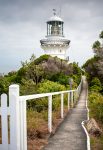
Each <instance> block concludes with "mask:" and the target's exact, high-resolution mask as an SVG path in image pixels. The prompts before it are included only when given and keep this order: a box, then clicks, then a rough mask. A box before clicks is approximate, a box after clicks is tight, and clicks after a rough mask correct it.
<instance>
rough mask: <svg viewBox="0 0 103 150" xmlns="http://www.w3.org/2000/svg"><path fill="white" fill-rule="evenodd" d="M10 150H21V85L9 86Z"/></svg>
mask: <svg viewBox="0 0 103 150" xmlns="http://www.w3.org/2000/svg"><path fill="white" fill-rule="evenodd" d="M9 107H10V150H20V117H19V85H16V84H13V85H10V86H9Z"/></svg>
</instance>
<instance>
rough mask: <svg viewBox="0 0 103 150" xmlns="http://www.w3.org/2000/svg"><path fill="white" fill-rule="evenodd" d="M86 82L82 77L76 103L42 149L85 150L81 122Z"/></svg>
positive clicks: (84, 113)
mask: <svg viewBox="0 0 103 150" xmlns="http://www.w3.org/2000/svg"><path fill="white" fill-rule="evenodd" d="M86 97H87V83H86V80H85V77H83V87H82V92H81V95H80V98H79V101H78V104H77V105H76V107H75V108H73V109H72V111H71V112H70V113H69V114H68V116H67V118H66V119H65V121H64V122H63V123H62V124H61V126H60V127H59V129H58V130H57V132H56V133H55V135H54V136H52V137H51V138H50V139H49V142H48V145H47V146H46V147H45V148H44V150H87V137H86V134H85V131H84V129H83V128H82V125H81V122H82V121H83V120H86V119H87V109H86Z"/></svg>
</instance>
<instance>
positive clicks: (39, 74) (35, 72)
mask: <svg viewBox="0 0 103 150" xmlns="http://www.w3.org/2000/svg"><path fill="white" fill-rule="evenodd" d="M43 75H44V71H43V68H42V66H41V65H35V64H30V65H29V67H28V69H27V72H26V76H27V78H29V79H32V80H33V81H34V82H35V83H36V85H37V84H38V83H39V82H40V81H41V80H42V78H43Z"/></svg>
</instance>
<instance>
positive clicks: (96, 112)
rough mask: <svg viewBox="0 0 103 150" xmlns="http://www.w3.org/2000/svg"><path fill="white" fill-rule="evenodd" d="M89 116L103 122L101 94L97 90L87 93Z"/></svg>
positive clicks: (102, 98) (102, 99) (102, 97)
mask: <svg viewBox="0 0 103 150" xmlns="http://www.w3.org/2000/svg"><path fill="white" fill-rule="evenodd" d="M89 108H90V116H91V117H94V118H95V119H96V120H98V121H101V122H102V123H103V96H102V95H101V94H99V93H97V92H91V93H90V94H89Z"/></svg>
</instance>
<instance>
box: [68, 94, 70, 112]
mask: <svg viewBox="0 0 103 150" xmlns="http://www.w3.org/2000/svg"><path fill="white" fill-rule="evenodd" d="M69 100H70V93H69V92H68V110H69V108H70V102H69Z"/></svg>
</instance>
